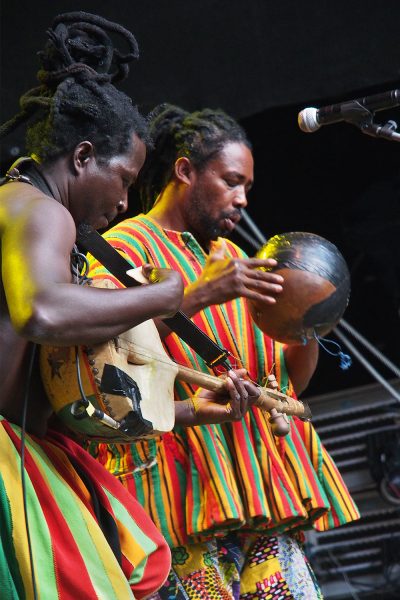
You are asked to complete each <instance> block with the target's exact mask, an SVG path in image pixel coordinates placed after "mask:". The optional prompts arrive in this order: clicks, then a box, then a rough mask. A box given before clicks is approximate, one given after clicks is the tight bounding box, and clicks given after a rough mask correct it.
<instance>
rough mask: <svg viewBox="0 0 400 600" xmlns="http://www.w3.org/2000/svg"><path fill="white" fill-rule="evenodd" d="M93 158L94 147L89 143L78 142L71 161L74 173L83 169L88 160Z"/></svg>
mask: <svg viewBox="0 0 400 600" xmlns="http://www.w3.org/2000/svg"><path fill="white" fill-rule="evenodd" d="M94 158H95V154H94V146H93V144H92V143H91V142H87V141H85V142H80V143H79V144H78V145H77V146H76V147H75V150H74V153H73V161H74V169H75V171H76V173H78V172H79V171H81V170H82V169H84V168H85V167H86V166H87V165H88V163H89V162H90V160H92V159H94Z"/></svg>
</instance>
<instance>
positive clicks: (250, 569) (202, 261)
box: [90, 105, 358, 600]
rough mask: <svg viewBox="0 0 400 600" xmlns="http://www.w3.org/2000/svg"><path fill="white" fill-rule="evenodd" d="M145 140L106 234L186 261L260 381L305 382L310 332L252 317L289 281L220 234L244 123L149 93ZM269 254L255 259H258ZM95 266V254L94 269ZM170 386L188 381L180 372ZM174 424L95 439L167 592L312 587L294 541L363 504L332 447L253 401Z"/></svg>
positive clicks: (245, 164)
mask: <svg viewBox="0 0 400 600" xmlns="http://www.w3.org/2000/svg"><path fill="white" fill-rule="evenodd" d="M149 123H150V132H151V136H152V139H153V148H152V150H151V152H150V153H149V154H148V157H147V159H146V162H145V166H144V168H143V170H142V172H141V174H140V176H139V182H138V187H139V190H140V194H141V197H142V201H143V203H144V206H145V207H147V209H150V210H149V212H147V214H141V215H139V216H137V217H134V218H129V219H126V220H124V221H122V222H121V223H119V224H118V225H116V226H115V227H113V228H112V229H110V230H109V231H108V232H107V233H106V234H105V237H106V239H107V240H108V241H109V242H110V243H111V244H112V245H113V246H114V247H116V248H117V249H118V250H119V251H120V252H122V253H124V254H125V256H126V257H127V258H128V259H129V260H130V261H131V263H132V264H133V265H139V264H141V263H142V262H147V261H148V262H150V263H152V264H154V265H157V266H158V267H172V268H174V269H177V270H179V271H180V272H181V274H182V277H183V279H184V284H185V295H184V301H183V304H182V307H183V310H184V311H185V313H186V314H188V315H191V316H193V320H194V322H195V323H196V324H197V325H198V327H200V328H201V329H202V330H204V331H206V332H208V333H212V334H213V335H214V336H215V339H216V341H217V342H218V344H219V345H220V346H222V347H223V348H225V349H227V350H228V351H229V352H230V353H231V357H232V360H233V361H234V364H240V365H243V366H244V367H245V368H246V369H247V370H248V373H249V375H250V377H251V379H252V380H254V381H258V382H259V383H262V382H263V381H264V380H265V378H266V376H267V375H269V374H274V375H275V377H276V379H277V381H278V383H279V385H280V388H281V389H283V390H286V393H287V394H289V395H293V396H295V394H296V393H297V394H300V393H301V392H302V391H303V390H304V389H305V388H306V386H307V384H308V381H309V380H310V378H311V376H312V374H313V372H314V370H315V368H316V363H317V353H318V350H317V344H316V342H314V341H312V342H310V343H308V344H307V345H306V346H300V345H299V346H295V345H294V346H288V347H284V346H283V345H282V344H279V343H276V342H274V341H273V340H271V339H270V338H268V337H267V336H266V335H264V334H263V333H262V332H261V331H260V330H259V329H258V328H257V327H256V326H255V325H254V323H253V322H252V320H251V318H250V316H249V312H248V310H247V307H246V298H253V299H257V300H258V301H264V302H266V303H271V302H275V301H276V298H277V296H278V295H279V293H280V291H281V290H282V286H284V281H283V279H282V277H280V276H278V275H276V274H273V273H271V272H269V271H268V269H269V268H270V267H271V266H272V265H273V264H274V263H272V262H271V261H270V260H266V261H261V260H256V259H252V258H248V257H247V256H246V255H245V253H244V252H243V251H242V250H241V249H240V248H239V247H238V246H236V245H235V244H233V243H232V242H230V241H229V240H228V239H225V238H222V237H220V236H228V235H229V234H230V233H231V231H232V230H233V229H234V227H235V225H236V224H237V222H238V221H239V219H240V211H241V209H242V208H244V207H245V206H246V205H247V198H246V195H247V192H248V190H249V189H250V187H251V185H252V182H253V157H252V151H251V146H250V143H249V141H248V140H247V138H246V135H245V132H244V131H243V129H242V128H241V127H240V126H239V125H238V124H237V123H236V122H235V121H234V120H233V119H232V118H230V117H229V116H228V115H226V114H225V113H224V112H222V111H220V110H210V109H205V110H202V111H199V112H195V113H187V112H185V111H184V110H182V109H180V108H178V107H175V106H171V105H161V106H160V107H157V108H156V109H155V110H154V111H153V113H152V114H151V115H150V118H149ZM260 266H261V267H265V268H266V269H267V271H261V270H259V269H256V267H260ZM104 273H105V271H104V268H102V267H101V265H99V263H97V262H96V261H94V260H93V261H92V270H91V274H92V276H93V277H94V278H96V277H103V276H104ZM164 334H166V337H165V338H164V343H165V346H166V348H167V350H168V351H169V353H170V355H171V356H172V357H173V358H174V359H175V360H176V361H177V362H178V363H183V364H186V365H189V366H191V367H195V368H197V369H199V370H202V371H205V372H209V369H208V367H207V366H206V364H205V363H204V361H202V360H201V358H199V357H198V356H197V355H196V354H195V353H194V352H193V351H192V350H191V349H190V348H189V347H188V346H187V345H186V344H185V343H183V342H182V341H181V340H179V339H178V338H177V336H176V335H175V334H173V333H172V334H171V332H170V331H169V332H166V331H164ZM175 387H176V400H177V401H178V402H177V403H178V404H179V400H181V399H183V398H186V397H187V395H188V394H190V393H192V392H193V389H191V388H189V387H188V386H187V385H185V384H181V383H179V385H176V386H175ZM198 423H199V426H197V427H196V426H195V427H188V428H182V427H180V426H176V427H175V429H174V430H173V432H171V433H167V434H165V435H164V436H163V438H162V439H158V440H152V441H150V442H146V443H144V442H142V443H140V444H136V445H130V446H129V445H125V446H108V447H107V446H105V445H104V444H101V445H100V446H95V445H92V446H91V448H90V451H91V452H92V453H93V455H94V456H96V457H97V458H98V460H100V461H101V462H102V463H103V464H105V465H106V467H107V468H108V469H109V470H110V471H111V472H113V473H114V474H115V475H116V476H117V477H118V478H119V479H120V480H121V481H122V482H123V484H124V485H125V486H126V487H127V489H128V490H130V492H131V493H132V494H133V495H134V496H135V497H136V498H137V499H138V500H139V501H140V502H141V504H142V505H143V506H144V507H145V509H146V511H147V512H148V513H149V514H150V515H151V517H152V519H153V520H154V522H155V523H156V524H157V525H158V527H159V528H160V529H161V531H162V532H163V533H164V535H165V537H166V539H167V541H168V543H169V545H170V547H171V549H172V569H171V573H170V575H169V578H168V581H167V582H166V584H165V585H164V586H163V587H162V588H161V589H160V590H159V591H158V593H157V594H156V596H155V597H157V598H162V599H165V600H166V599H169V598H177V599H179V600H183V599H187V598H190V599H192V598H193V599H202V600H203V599H211V598H218V599H222V598H223V599H226V600H228V599H229V600H231V599H236V600H237V599H238V598H241V599H242V600H244V599H246V600H247V599H250V598H270V599H278V598H279V599H280V598H296V599H300V598H302V599H307V600H313V599H316V598H321V592H320V590H319V587H318V585H317V583H316V582H315V579H314V576H313V573H312V570H311V568H310V566H309V564H308V562H307V560H306V557H305V555H304V553H303V550H302V546H301V542H302V534H301V532H302V530H304V529H307V528H311V527H314V528H316V529H318V530H325V529H328V528H330V527H335V526H338V525H341V524H343V523H347V522H349V521H352V520H354V519H356V518H358V511H357V508H356V507H355V505H354V503H353V501H352V499H351V498H350V496H349V493H348V491H347V488H346V486H345V484H344V482H343V480H342V478H341V477H340V475H339V473H338V472H337V469H336V467H335V465H334V464H333V462H332V459H331V458H330V456H329V455H328V453H327V452H326V450H325V448H324V447H323V446H322V444H321V442H320V440H319V438H318V436H317V434H316V432H315V431H314V429H313V427H312V425H311V424H310V423H303V422H301V421H299V420H298V419H295V418H293V419H291V425H290V433H289V435H288V436H287V437H285V438H277V437H274V435H273V433H272V430H271V425H270V422H269V418H268V417H267V416H266V414H265V413H264V412H262V411H260V409H258V408H256V407H252V408H251V409H250V410H249V411H248V412H247V413H246V415H245V416H244V418H243V419H241V420H240V421H237V422H234V423H223V424H219V425H218V424H217V425H207V426H205V425H201V421H198Z"/></svg>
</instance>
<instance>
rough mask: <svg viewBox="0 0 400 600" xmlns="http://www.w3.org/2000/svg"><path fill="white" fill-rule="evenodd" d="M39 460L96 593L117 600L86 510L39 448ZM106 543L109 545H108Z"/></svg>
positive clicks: (44, 565) (37, 449)
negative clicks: (89, 526) (101, 565)
mask: <svg viewBox="0 0 400 600" xmlns="http://www.w3.org/2000/svg"><path fill="white" fill-rule="evenodd" d="M35 446H36V445H35ZM35 446H34V447H35ZM35 460H36V461H37V462H40V466H41V470H42V472H43V473H44V475H45V477H46V479H47V481H48V483H49V488H50V490H51V493H52V496H53V498H54V499H55V501H56V503H57V505H58V507H59V509H60V511H61V513H62V514H63V515H65V516H66V521H67V524H68V528H69V530H70V531H71V534H72V536H73V538H74V540H75V542H76V544H77V547H78V548H79V552H80V554H81V556H82V557H83V558H84V560H85V564H86V569H87V572H88V574H89V577H90V578H91V581H92V584H93V587H94V588H95V589H96V593H97V594H98V596H99V597H100V598H107V599H110V600H111V599H113V598H115V592H114V588H113V585H112V582H111V581H110V579H109V577H108V574H107V565H106V564H104V561H103V556H102V554H101V553H99V551H98V550H97V548H96V546H95V544H94V542H93V540H92V538H91V535H90V532H89V531H88V529H87V526H86V522H85V519H84V518H83V515H82V512H83V510H84V508H83V505H82V503H81V501H80V500H79V499H78V497H77V496H76V494H75V493H74V492H73V491H72V489H71V488H70V487H69V486H68V484H67V483H66V482H65V481H64V480H63V479H61V478H60V476H59V475H58V474H57V473H56V472H55V470H54V467H53V466H52V465H51V463H50V461H49V459H48V457H47V456H46V455H45V454H44V452H43V450H42V449H41V448H40V446H37V447H36V452H35ZM104 543H105V544H106V541H105V542H104ZM37 556H40V557H41V562H42V564H43V567H44V569H46V568H47V569H48V565H47V564H46V561H44V560H43V558H42V557H43V556H46V554H37ZM101 563H103V566H104V569H99V564H101ZM35 568H36V565H35ZM38 576H39V573H38ZM77 576H79V573H77ZM45 597H46V598H57V592H56V591H55V592H54V593H53V594H50V593H47V595H45Z"/></svg>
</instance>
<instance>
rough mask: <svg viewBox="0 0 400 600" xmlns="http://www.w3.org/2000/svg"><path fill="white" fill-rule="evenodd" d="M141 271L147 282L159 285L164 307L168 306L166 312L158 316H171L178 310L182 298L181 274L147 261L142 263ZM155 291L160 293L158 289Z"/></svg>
mask: <svg viewBox="0 0 400 600" xmlns="http://www.w3.org/2000/svg"><path fill="white" fill-rule="evenodd" d="M142 273H143V275H144V277H145V278H146V279H147V280H148V281H149V283H151V284H153V285H157V286H160V287H161V289H162V294H163V296H164V298H165V307H166V308H167V307H168V312H167V313H166V314H163V315H160V317H161V318H165V317H171V316H173V315H174V314H175V313H176V312H177V311H178V310H179V308H180V305H181V303H182V299H183V280H182V277H181V275H180V274H179V273H178V271H174V270H173V269H162V268H158V267H155V266H154V265H151V264H148V263H146V264H144V265H142ZM157 293H158V294H160V293H161V291H160V290H159V291H158V292H157Z"/></svg>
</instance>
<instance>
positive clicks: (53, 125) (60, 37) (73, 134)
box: [0, 12, 148, 162]
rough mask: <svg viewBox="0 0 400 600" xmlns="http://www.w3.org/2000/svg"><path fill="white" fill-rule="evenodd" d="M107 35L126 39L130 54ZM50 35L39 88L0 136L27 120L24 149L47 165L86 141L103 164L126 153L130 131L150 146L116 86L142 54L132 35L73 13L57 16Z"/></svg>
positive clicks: (23, 98) (137, 117) (129, 102)
mask: <svg viewBox="0 0 400 600" xmlns="http://www.w3.org/2000/svg"><path fill="white" fill-rule="evenodd" d="M109 34H113V35H114V36H120V37H122V38H123V39H124V40H125V43H126V44H127V46H128V51H127V52H126V53H122V52H121V51H120V50H119V49H118V48H116V47H114V43H113V41H112V39H111V37H110V35H109ZM47 36H48V38H49V39H48V41H47V43H46V45H45V47H44V49H43V50H42V51H41V52H38V56H39V60H40V64H41V68H40V70H39V71H38V73H37V79H38V80H39V82H40V85H39V86H38V87H35V88H33V89H31V90H29V91H27V92H26V93H25V94H24V95H23V96H21V98H20V107H21V111H20V112H19V113H18V114H17V115H15V116H14V117H13V118H12V119H10V120H9V121H7V122H6V123H4V124H3V125H2V126H1V127H0V138H3V137H5V136H6V135H7V134H8V133H10V132H11V131H13V130H14V129H16V128H17V127H18V126H19V125H20V124H21V123H23V122H26V124H27V131H26V140H25V142H26V150H27V152H29V153H35V154H36V155H37V156H38V158H39V159H40V160H42V161H44V162H46V161H48V162H51V161H53V160H54V159H56V158H58V157H59V156H61V155H63V154H66V153H68V152H69V151H70V150H72V149H73V148H74V147H75V146H76V145H77V144H78V143H79V142H80V141H82V140H89V141H91V142H92V143H93V145H94V147H95V149H96V155H97V157H98V159H99V160H103V161H107V160H108V159H109V158H111V157H112V156H114V155H116V154H121V153H124V152H125V151H126V150H127V149H128V148H129V144H130V140H131V134H132V132H135V133H136V134H137V135H138V137H139V138H141V139H142V140H143V141H144V142H145V143H147V142H148V128H147V123H146V120H145V119H144V117H142V116H141V115H140V114H139V112H138V109H137V107H136V106H135V105H133V103H132V100H131V99H130V98H129V97H128V96H127V95H126V94H124V93H122V92H120V91H118V90H117V89H116V88H115V86H114V85H113V82H116V81H121V80H122V79H124V78H125V77H126V76H127V75H128V72H129V64H128V63H129V62H131V61H132V60H133V59H137V58H138V56H139V50H138V45H137V42H136V39H135V38H134V36H133V35H132V33H130V32H129V31H128V30H127V29H125V28H124V27H122V26H121V25H118V24H117V23H112V22H111V21H108V20H106V19H104V18H102V17H99V16H97V15H92V14H89V13H85V12H71V13H65V14H61V15H58V16H57V17H56V18H55V19H54V21H53V23H52V26H51V28H50V29H48V30H47Z"/></svg>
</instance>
